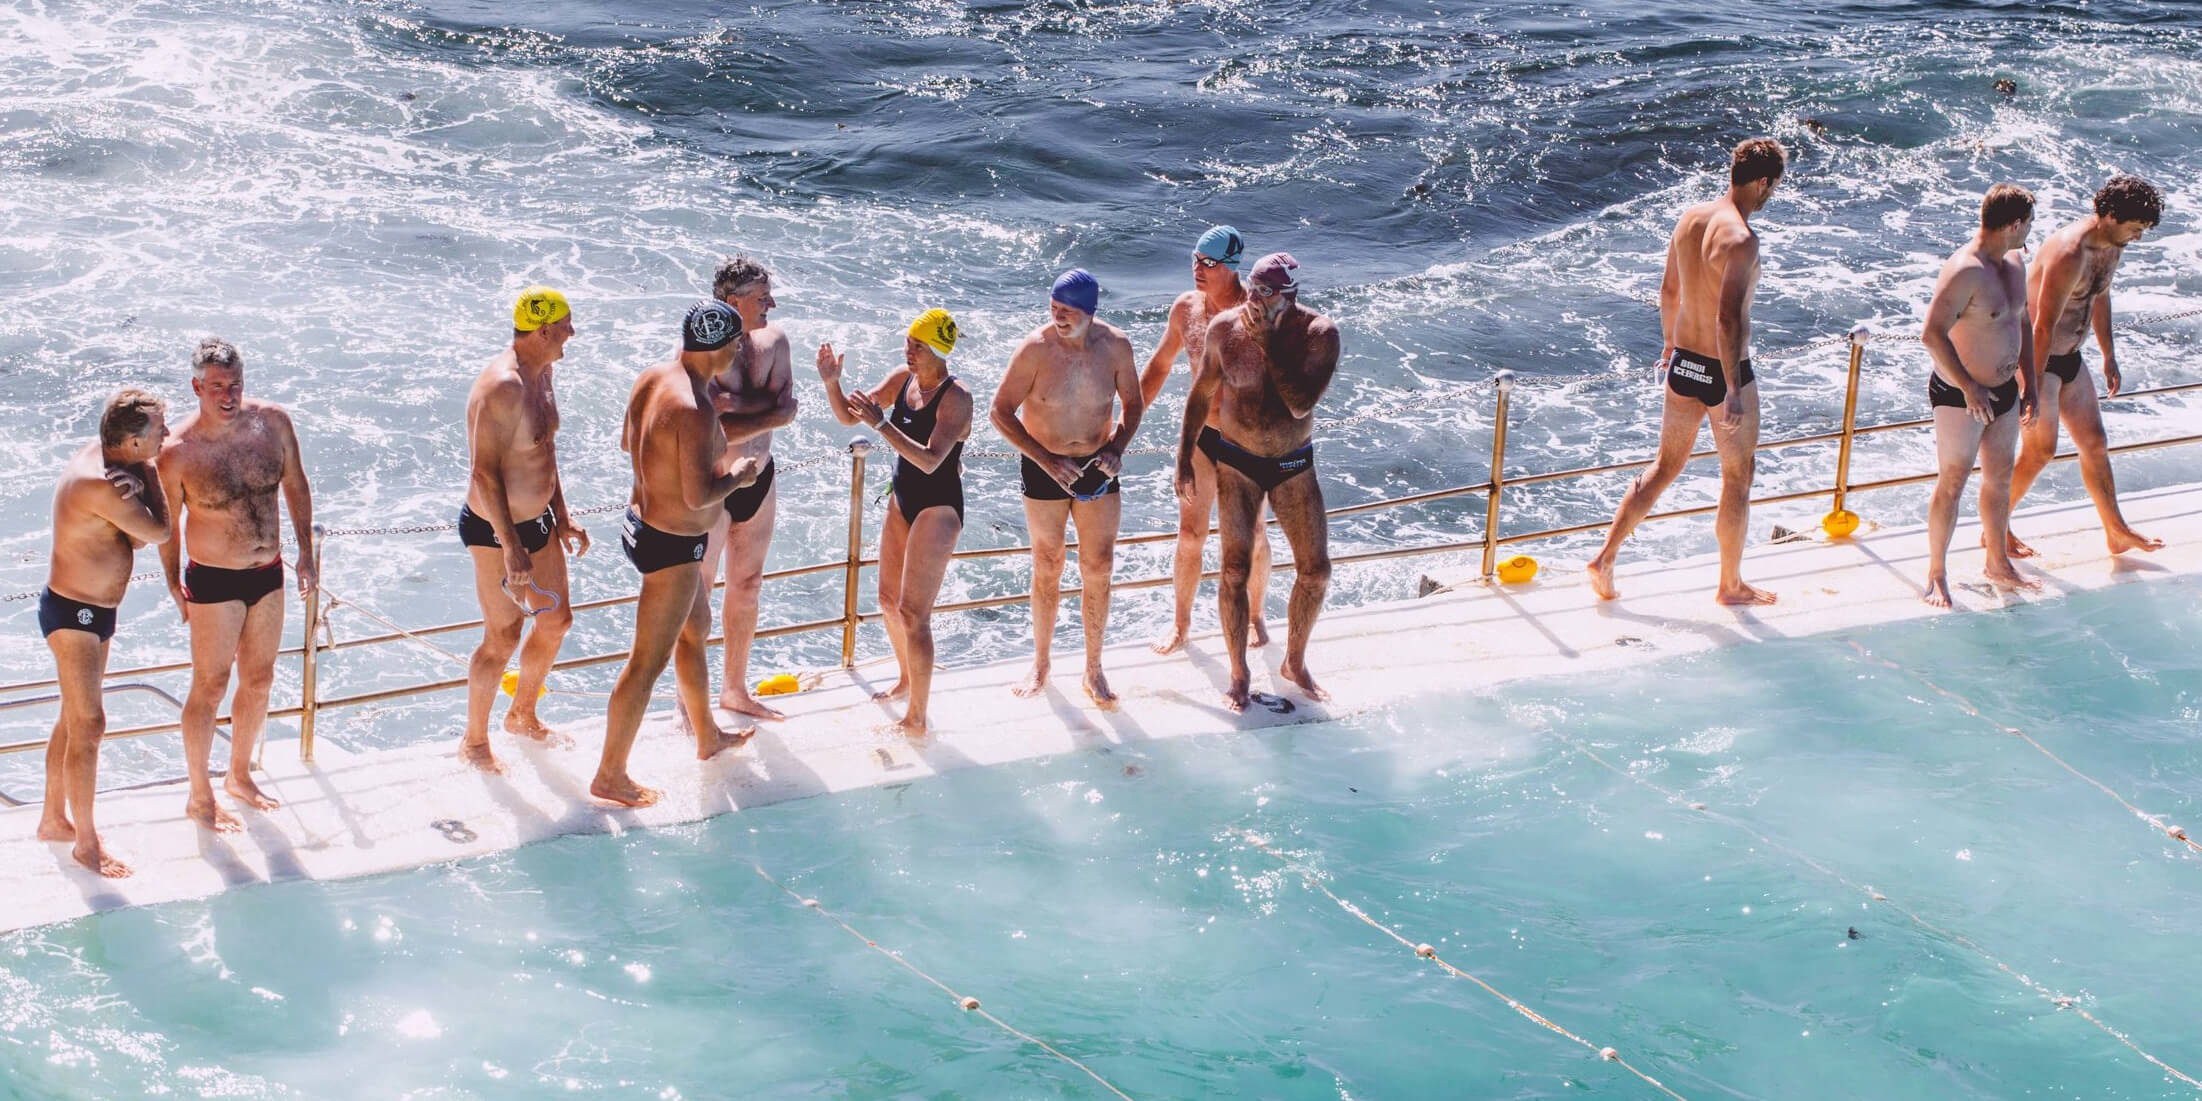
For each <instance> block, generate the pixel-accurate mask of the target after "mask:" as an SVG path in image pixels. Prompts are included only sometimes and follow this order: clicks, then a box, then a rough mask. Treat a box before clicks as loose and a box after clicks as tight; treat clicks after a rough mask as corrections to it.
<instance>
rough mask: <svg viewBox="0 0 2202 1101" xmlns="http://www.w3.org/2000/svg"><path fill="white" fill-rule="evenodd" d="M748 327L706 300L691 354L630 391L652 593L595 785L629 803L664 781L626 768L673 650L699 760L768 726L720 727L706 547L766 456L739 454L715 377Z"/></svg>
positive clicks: (634, 521) (635, 504)
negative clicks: (708, 651) (650, 782)
mask: <svg viewBox="0 0 2202 1101" xmlns="http://www.w3.org/2000/svg"><path fill="white" fill-rule="evenodd" d="M741 335H742V319H741V316H740V315H739V314H736V313H735V312H734V310H733V309H732V308H731V307H729V306H728V305H727V304H726V303H724V302H720V301H718V300H716V299H706V300H704V301H701V302H698V303H696V304H695V305H693V306H690V307H689V308H688V316H687V318H686V319H685V320H684V321H683V322H682V325H681V351H680V355H679V356H678V357H676V358H674V359H670V360H667V361H666V362H664V363H659V364H657V365H655V366H652V367H650V368H649V369H648V370H645V371H643V372H642V375H641V377H639V378H637V379H635V387H634V390H633V391H632V393H630V394H629V396H628V398H627V418H626V422H625V424H624V425H623V426H622V427H621V429H620V446H621V449H622V450H624V451H626V452H627V455H628V460H629V462H630V463H631V464H632V465H633V467H634V478H635V482H634V491H633V494H632V496H631V497H630V499H629V503H628V505H627V515H626V518H625V521H624V525H623V529H622V534H621V548H622V549H623V550H625V551H626V553H627V561H629V562H631V563H633V564H634V567H635V570H636V571H637V572H639V573H641V574H642V597H641V599H640V600H639V601H637V603H636V605H635V643H634V646H633V648H631V649H630V650H629V651H628V652H627V664H626V665H625V666H624V667H622V668H621V669H620V671H619V680H618V681H617V682H616V683H614V684H613V685H612V702H611V705H610V706H609V707H608V708H607V709H606V716H605V723H604V757H603V759H602V761H600V762H599V763H598V765H597V769H596V778H595V779H593V780H591V781H590V783H589V794H591V795H594V796H596V797H597V798H599V799H604V800H608V801H610V802H614V803H619V804H622V805H624V806H630V807H646V806H649V805H650V804H652V803H655V802H657V801H658V793H657V792H656V791H654V790H652V789H650V788H646V787H643V786H642V785H640V784H637V783H635V781H634V779H633V778H632V777H630V776H628V775H627V755H628V753H629V752H630V751H632V750H633V749H634V745H635V734H636V733H637V732H638V731H640V730H641V728H642V716H643V712H645V711H646V710H648V709H649V706H650V693H651V690H652V689H654V688H655V687H656V686H657V680H658V676H659V675H660V674H662V673H664V672H665V663H666V661H667V659H669V658H670V659H671V660H672V662H673V679H674V682H675V683H676V684H677V685H678V686H679V691H680V702H681V707H682V711H683V713H684V714H685V715H686V716H687V721H688V727H689V729H690V730H691V731H692V732H693V733H694V734H695V736H696V759H697V760H699V761H708V760H710V759H711V758H713V757H716V756H718V755H719V753H720V752H721V751H722V750H726V749H730V748H733V747H734V746H738V745H740V744H742V743H743V742H744V741H747V740H748V738H749V736H750V735H752V734H755V733H756V732H757V728H756V727H754V726H747V727H742V728H741V729H738V730H734V731H731V732H729V731H723V730H720V729H719V724H718V720H717V718H716V717H715V716H714V715H713V714H712V711H711V681H710V670H709V669H708V668H707V667H706V666H705V664H704V655H703V644H704V640H705V639H707V638H709V637H710V635H711V594H710V590H709V589H708V588H707V587H705V585H704V584H703V552H704V545H705V544H706V543H707V542H709V541H710V532H711V525H713V524H715V523H717V522H718V517H720V516H723V515H725V513H726V495H727V494H729V493H732V492H734V491H735V490H737V489H740V488H742V487H743V486H746V485H749V484H751V483H752V482H755V481H756V480H757V474H758V466H759V465H760V464H758V462H757V461H756V460H755V459H742V460H739V461H735V462H732V463H731V464H730V463H729V460H728V458H727V449H726V431H725V430H724V429H723V428H721V427H720V425H719V409H718V406H719V404H720V403H721V402H723V401H724V400H725V398H726V395H724V394H722V393H721V392H720V391H719V389H718V386H717V384H716V383H715V382H714V381H713V378H714V376H717V375H720V374H723V373H725V372H726V370H727V369H728V368H729V367H731V366H733V361H734V360H735V358H736V357H737V356H738V355H739V354H740V352H741V349H742V344H741V341H740V339H739V338H740V337H741Z"/></svg>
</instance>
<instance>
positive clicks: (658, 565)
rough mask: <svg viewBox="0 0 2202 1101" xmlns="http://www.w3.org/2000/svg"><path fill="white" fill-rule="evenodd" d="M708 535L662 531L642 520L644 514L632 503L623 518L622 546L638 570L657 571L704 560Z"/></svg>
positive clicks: (620, 543) (644, 572) (641, 571)
mask: <svg viewBox="0 0 2202 1101" xmlns="http://www.w3.org/2000/svg"><path fill="white" fill-rule="evenodd" d="M710 539H711V537H710V536H708V535H675V534H673V533H672V532H669V531H659V530H658V529H656V528H653V527H651V526H650V525H648V524H645V523H643V522H642V514H641V513H640V512H637V511H635V507H634V506H633V505H629V506H627V515H626V517H625V518H623V519H622V520H621V521H620V529H619V546H620V549H621V550H624V551H626V552H627V561H629V562H632V563H634V566H635V572H637V573H643V574H652V573H656V572H658V571H659V570H662V569H667V568H669V567H672V566H684V565H687V564H688V563H690V562H701V561H703V548H704V544H705V543H708V542H710Z"/></svg>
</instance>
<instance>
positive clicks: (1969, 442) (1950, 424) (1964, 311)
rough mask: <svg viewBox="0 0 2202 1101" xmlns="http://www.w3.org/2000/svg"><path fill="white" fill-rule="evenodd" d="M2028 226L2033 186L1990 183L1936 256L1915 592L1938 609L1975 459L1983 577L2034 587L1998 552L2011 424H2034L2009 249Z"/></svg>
mask: <svg viewBox="0 0 2202 1101" xmlns="http://www.w3.org/2000/svg"><path fill="white" fill-rule="evenodd" d="M2033 228H2034V196H2033V193H2032V192H2029V191H2027V190H2026V189H2025V188H2023V187H2019V186H2017V185H2016V184H1997V185H1995V186H1994V187H1991V188H1989V189H1988V194H1987V196H1986V197H1985V198H1983V199H1982V200H1981V202H1980V229H1979V230H1978V231H1977V232H1975V233H1974V234H1973V239H1972V240H1970V241H1967V242H1966V243H1965V244H1964V245H1962V246H1960V247H1959V248H1958V250H1957V251H1956V252H1955V253H1952V254H1951V255H1950V259H1949V260H1948V262H1946V263H1944V264H1943V265H1942V275H1941V277H1940V278H1939V279H1937V280H1935V284H1934V298H1933V299H1932V300H1931V301H1929V302H1928V303H1927V321H1926V324H1925V326H1924V327H1923V328H1922V330H1921V332H1920V334H1919V339H1920V342H1921V343H1923V344H1925V345H1926V346H1927V354H1928V356H1930V357H1931V358H1932V359H1933V366H1932V368H1931V369H1930V370H1929V371H1928V374H1927V404H1928V405H1929V406H1930V407H1931V408H1932V409H1933V411H1934V447H1935V457H1936V466H1937V471H1936V476H1935V483H1934V498H1933V500H1932V501H1931V502H1930V503H1929V504H1928V506H1927V592H1926V596H1925V597H1924V598H1923V599H1925V600H1926V602H1927V603H1929V604H1932V605H1934V606H1935V607H1937V608H1947V607H1949V606H1950V581H1949V574H1948V571H1947V569H1946V567H1945V561H1946V559H1947V557H1948V555H1949V550H1950V531H1951V529H1952V528H1955V527H1956V526H1957V506H1958V500H1959V498H1960V497H1962V496H1963V495H1964V493H1965V481H1966V479H1968V478H1970V477H1972V473H1973V460H1974V459H1975V458H1978V459H1979V460H1980V530H1981V545H1982V547H1984V548H1985V549H1986V551H1987V555H1988V561H1987V566H1986V569H1985V571H1984V572H1985V573H1986V574H1987V577H1988V580H1989V582H1990V583H1992V584H1994V585H1995V586H1996V587H1997V588H2001V589H2021V588H2023V589H2038V588H2041V582H2039V581H2029V580H2026V579H2024V578H2021V577H2020V576H2019V572H2018V569H2017V567H2015V566H2013V565H2011V556H2010V555H2009V554H2007V553H2005V537H2006V535H2007V534H2008V533H2009V531H2010V525H2011V464H2012V461H2013V459H2014V458H2015V457H2016V455H2017V453H2018V437H2019V426H2020V425H2022V424H2031V423H2033V421H2034V418H2035V416H2036V415H2037V414H2036V413H2035V398H2036V396H2037V395H2038V394H2039V393H2040V389H2039V387H2040V385H2041V384H2040V382H2039V381H2038V379H2037V378H2036V376H2035V374H2034V329H2033V326H2032V325H2029V324H2028V323H2027V319H2026V261H2025V260H2023V259H2021V258H2020V257H2018V256H2016V255H2013V254H2014V253H2016V252H2017V251H2018V250H2019V249H2022V248H2025V247H2026V235H2027V233H2028V232H2030V231H2031V230H2032V229H2033ZM2013 413H2016V414H2017V415H2016V416H2013V415H2012V414H2013Z"/></svg>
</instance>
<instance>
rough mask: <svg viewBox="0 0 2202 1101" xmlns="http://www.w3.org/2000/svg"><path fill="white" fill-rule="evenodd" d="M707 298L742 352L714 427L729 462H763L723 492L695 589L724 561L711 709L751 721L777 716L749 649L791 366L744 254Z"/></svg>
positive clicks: (790, 409)
mask: <svg viewBox="0 0 2202 1101" xmlns="http://www.w3.org/2000/svg"><path fill="white" fill-rule="evenodd" d="M711 297H713V298H716V299H718V300H719V301H721V302H724V303H726V304H727V305H728V306H731V307H733V309H734V312H735V313H738V314H740V315H742V335H741V337H740V340H741V343H742V344H743V349H742V354H741V355H739V356H736V357H735V358H734V363H733V364H732V365H731V366H729V367H728V368H727V371H726V373H725V374H723V375H720V376H718V382H719V388H720V390H721V391H723V392H724V393H725V394H726V401H725V402H724V403H722V407H721V410H720V413H719V427H721V428H723V429H725V430H726V446H727V448H728V450H729V452H730V453H731V454H732V455H733V456H734V457H735V458H736V459H744V458H754V459H756V460H757V461H758V462H761V463H763V464H764V469H763V470H761V471H760V472H759V473H758V475H757V480H756V481H754V482H751V483H750V484H748V485H746V486H744V487H742V488H741V489H737V490H735V491H734V492H732V493H729V494H727V495H726V521H725V522H724V523H716V524H713V525H712V528H711V545H710V546H708V547H706V548H705V549H704V552H703V584H704V588H705V589H706V590H709V589H710V587H711V584H712V581H713V580H714V579H715V578H717V577H718V574H719V560H720V558H721V556H722V554H723V556H724V558H725V560H726V598H725V600H724V602H723V603H722V604H721V605H720V608H719V623H720V629H721V632H722V633H723V634H724V635H725V636H726V661H725V669H724V675H725V677H726V686H725V687H724V688H721V689H720V690H719V706H720V707H723V708H725V709H727V710H728V711H732V712H734V713H735V714H737V715H749V716H753V717H755V718H759V719H783V718H786V717H787V716H785V715H782V714H781V713H780V712H779V711H778V710H776V709H774V708H771V707H767V706H765V705H764V704H763V703H761V702H759V701H758V700H757V698H756V697H754V696H752V695H750V692H749V650H750V647H751V646H752V645H754V644H755V643H756V641H757V600H758V597H759V596H760V595H761V594H762V592H763V588H764V580H765V552H766V551H767V550H769V549H770V548H771V545H772V526H773V523H774V521H776V520H777V519H778V518H779V515H780V493H779V490H778V489H777V488H775V487H774V485H773V471H774V463H773V460H772V430H773V429H775V428H785V427H787V426H788V425H791V424H794V423H795V413H796V403H795V368H794V364H793V356H792V354H791V349H790V346H789V344H788V335H787V333H785V332H782V331H781V329H780V326H779V325H777V324H774V323H773V322H772V321H769V320H767V318H766V314H767V312H768V311H770V310H773V309H775V308H777V307H778V306H779V305H780V303H779V300H778V299H775V298H773V297H772V273H771V272H769V271H766V270H765V266H764V265H763V264H760V263H758V262H757V261H755V260H752V259H750V258H749V257H747V256H736V257H735V258H733V259H732V260H728V261H727V262H726V263H723V264H720V265H719V270H718V272H717V274H715V275H713V276H712V278H711Z"/></svg>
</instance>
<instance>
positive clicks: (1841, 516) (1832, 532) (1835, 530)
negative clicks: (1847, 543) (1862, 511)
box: [1820, 508, 1858, 539]
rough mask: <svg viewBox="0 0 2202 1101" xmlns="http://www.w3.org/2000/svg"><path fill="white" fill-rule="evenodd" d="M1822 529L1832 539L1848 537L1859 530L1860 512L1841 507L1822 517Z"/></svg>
mask: <svg viewBox="0 0 2202 1101" xmlns="http://www.w3.org/2000/svg"><path fill="white" fill-rule="evenodd" d="M1820 530H1821V531H1824V532H1826V533H1827V537H1828V538H1830V539H1846V538H1849V536H1850V534H1851V533H1852V532H1854V531H1857V530H1858V514H1857V513H1855V512H1852V511H1850V510H1849V509H1847V508H1839V509H1836V510H1835V511H1833V512H1830V513H1828V514H1827V515H1825V516H1823V517H1821V518H1820Z"/></svg>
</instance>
